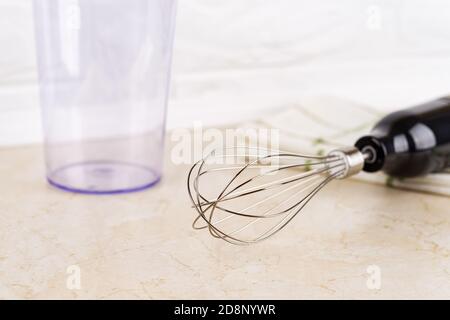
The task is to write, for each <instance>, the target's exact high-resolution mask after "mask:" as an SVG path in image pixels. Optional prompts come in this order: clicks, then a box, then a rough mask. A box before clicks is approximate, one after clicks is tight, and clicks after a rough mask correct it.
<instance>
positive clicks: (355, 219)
mask: <svg viewBox="0 0 450 320" xmlns="http://www.w3.org/2000/svg"><path fill="white" fill-rule="evenodd" d="M0 159H1V161H0V176H1V177H2V180H1V182H0V194H1V196H0V211H1V212H0V298H39V299H40V298H45V299H47V298H69V299H70V298H89V299H90V298H104V299H109V298H113V299H116V298H142V299H163V298H169V299H170V298H183V299H191V298H201V299H216V298H218V299H220V298H225V299H227V298H243V299H244V298H245V299H250V298H256V299H260V298H276V299H278V298H286V299H300V298H374V299H378V298H450V198H448V197H438V196H431V195H425V194H419V193H412V192H405V191H399V190H393V189H389V188H386V187H382V186H377V185H371V184H367V183H361V182H355V181H339V182H336V183H333V184H331V185H330V186H328V187H327V188H326V189H325V191H324V192H323V194H322V195H321V197H320V199H315V200H314V201H312V203H311V204H310V206H309V207H308V209H307V210H306V211H305V213H304V214H303V215H301V216H298V217H297V218H296V220H295V221H294V222H293V223H292V225H291V226H290V227H288V228H286V230H285V231H284V232H282V233H280V234H278V235H277V236H276V237H274V238H272V239H271V240H269V241H266V242H263V243H260V244H257V245H254V246H250V247H239V246H232V245H229V244H227V243H225V242H223V241H220V240H215V239H212V238H211V237H210V236H209V234H208V233H207V232H196V231H193V230H192V229H191V223H192V220H193V218H194V212H193V210H192V209H190V203H189V199H188V196H187V193H186V189H185V176H186V170H187V166H174V165H172V164H170V163H167V166H166V170H165V177H164V180H163V181H162V182H161V183H160V184H159V185H158V186H157V187H155V188H153V189H151V190H148V191H145V192H140V193H135V194H128V195H119V196H86V195H77V194H71V193H66V192H62V191H59V190H56V189H53V188H52V187H50V186H48V185H47V184H46V182H45V180H44V178H43V177H44V172H43V161H42V153H41V147H40V146H31V147H21V148H9V149H1V150H0ZM74 266H75V267H74ZM74 268H75V269H74ZM74 270H75V271H74ZM374 270H375V271H374ZM368 271H369V272H368ZM74 272H75V273H74ZM75 274H77V275H78V274H79V275H80V277H79V280H80V282H79V283H78V282H75V283H76V284H79V285H80V286H79V287H78V286H75V287H74V286H73V278H71V277H73V275H75ZM374 277H376V278H374ZM374 279H375V280H374ZM71 283H72V285H71ZM68 284H69V286H68ZM374 284H375V285H374Z"/></svg>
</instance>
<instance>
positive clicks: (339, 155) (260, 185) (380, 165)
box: [187, 96, 450, 244]
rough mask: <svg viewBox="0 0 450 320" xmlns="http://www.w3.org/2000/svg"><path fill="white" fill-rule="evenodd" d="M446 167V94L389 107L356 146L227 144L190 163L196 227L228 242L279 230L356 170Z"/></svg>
mask: <svg viewBox="0 0 450 320" xmlns="http://www.w3.org/2000/svg"><path fill="white" fill-rule="evenodd" d="M449 167H450V96H449V97H444V98H440V99H437V100H434V101H431V102H428V103H425V104H422V105H419V106H416V107H412V108H409V109H405V110H401V111H398V112H394V113H392V114H390V115H388V116H386V117H385V118H383V119H381V120H380V121H379V122H378V123H377V124H376V125H375V127H374V128H373V130H372V132H371V134H370V135H367V136H364V137H362V138H360V139H359V140H358V141H357V142H356V143H355V147H349V148H343V149H339V150H335V151H332V152H331V153H329V154H328V155H327V156H323V157H321V156H307V155H301V154H293V153H287V152H274V151H270V150H262V149H253V148H245V147H237V148H229V149H226V152H224V153H223V154H217V153H211V154H210V155H209V156H207V157H206V158H204V159H202V160H200V161H199V162H197V163H196V164H195V165H194V166H193V167H192V168H191V170H190V171H189V175H188V181H187V185H188V191H189V195H190V197H191V200H192V203H193V204H194V207H195V209H196V210H197V212H198V217H197V218H196V219H195V221H194V223H193V227H194V228H195V229H208V230H209V232H210V233H211V235H213V236H214V237H216V238H220V239H223V240H225V241H228V242H230V243H234V244H251V243H255V242H259V241H262V240H265V239H267V238H269V237H270V236H272V235H274V234H275V233H277V232H279V231H280V230H282V229H283V228H284V227H285V226H286V225H287V224H288V223H289V222H290V221H292V219H293V218H294V217H295V216H296V215H297V214H298V213H299V212H301V210H302V209H303V208H304V207H305V206H306V204H308V202H309V201H310V200H311V199H312V197H313V196H314V195H316V194H317V193H318V192H319V191H320V190H321V189H322V188H323V187H324V186H326V185H327V184H328V183H329V182H330V181H332V180H334V179H344V178H348V177H350V176H352V175H355V174H358V173H359V172H361V171H363V170H364V171H366V172H369V173H370V172H377V171H380V170H383V171H384V172H385V173H387V174H388V175H390V176H393V177H402V178H405V177H416V176H421V175H425V174H429V173H433V172H443V171H446V170H447V168H449Z"/></svg>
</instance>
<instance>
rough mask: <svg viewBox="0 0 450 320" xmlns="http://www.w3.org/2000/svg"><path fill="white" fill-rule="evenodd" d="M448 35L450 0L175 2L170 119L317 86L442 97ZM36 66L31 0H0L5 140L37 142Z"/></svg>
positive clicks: (375, 94) (234, 109) (359, 97)
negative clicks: (175, 23)
mask: <svg viewBox="0 0 450 320" xmlns="http://www.w3.org/2000/svg"><path fill="white" fill-rule="evenodd" d="M35 1H39V0H35ZM124 1H125V0H124ZM448 39H450V2H449V1H446V0H428V1H426V0H371V1H369V0H341V1H334V0H318V1H312V0H277V1H275V0H226V1H225V0H179V10H178V22H177V34H176V45H175V55H174V74H173V84H172V94H171V103H170V108H169V127H176V126H189V125H191V123H192V121H194V120H198V119H201V120H203V121H204V122H205V123H206V124H217V123H223V122H226V121H236V120H238V119H242V118H246V117H251V116H254V114H255V113H258V112H260V111H261V110H265V109H269V108H281V107H283V106H286V105H289V104H295V103H301V101H302V98H303V97H306V96H310V95H335V96H339V97H344V98H349V99H352V100H356V101H359V102H363V103H368V104H371V105H374V106H376V107H379V108H384V109H386V110H388V109H392V108H396V107H401V106H404V105H408V104H411V103H416V102H419V101H421V100H425V99H428V98H432V97H434V96H438V95H442V94H447V93H449V92H450V41H448ZM35 69H36V68H35V53H34V38H33V13H32V0H0V145H11V144H17V143H29V142H35V141H39V140H40V127H39V126H40V122H39V108H38V101H37V87H36V70H35Z"/></svg>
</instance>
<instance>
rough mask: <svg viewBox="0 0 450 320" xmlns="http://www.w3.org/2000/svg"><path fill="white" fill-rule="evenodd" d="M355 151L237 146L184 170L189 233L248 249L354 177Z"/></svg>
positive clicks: (357, 167) (358, 156) (359, 161)
mask: <svg viewBox="0 0 450 320" xmlns="http://www.w3.org/2000/svg"><path fill="white" fill-rule="evenodd" d="M363 164H364V156H363V154H362V153H361V152H359V151H358V150H357V149H356V148H348V149H342V150H336V151H333V152H331V153H330V154H329V155H328V156H325V157H319V156H307V155H300V154H292V153H280V152H272V151H269V150H264V149H252V148H245V147H237V148H231V149H227V150H226V152H225V153H224V154H214V153H212V154H210V155H209V156H207V157H206V158H204V159H203V160H201V161H199V162H197V163H196V164H195V165H194V166H193V167H192V168H191V170H190V172H189V177H188V190H189V194H190V196H191V199H192V202H193V203H194V205H195V208H196V209H197V211H198V213H199V216H198V217H197V218H196V219H195V221H194V224H193V227H194V228H195V229H208V230H209V232H210V233H211V235H213V236H214V237H216V238H221V239H223V240H225V241H228V242H230V243H234V244H251V243H255V242H259V241H262V240H265V239H267V238H268V237H270V236H272V235H274V234H275V233H277V232H279V231H280V230H281V229H283V228H284V227H285V226H286V225H287V224H288V223H289V222H290V221H291V220H292V219H293V218H294V217H295V216H296V215H297V214H298V213H299V212H300V211H301V210H302V209H303V208H304V206H305V205H306V204H307V203H308V202H309V201H310V200H311V199H312V197H313V196H314V195H315V194H316V193H317V192H319V191H320V189H322V188H323V187H324V186H325V185H326V184H327V183H329V182H330V181H332V180H333V179H343V178H346V177H349V176H351V175H353V174H356V173H358V172H360V171H361V170H362V168H363Z"/></svg>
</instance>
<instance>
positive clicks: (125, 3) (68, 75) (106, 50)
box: [34, 0, 176, 194]
mask: <svg viewBox="0 0 450 320" xmlns="http://www.w3.org/2000/svg"><path fill="white" fill-rule="evenodd" d="M34 11H35V26H36V44H37V55H38V70H39V83H40V98H41V99H40V100H41V110H42V118H43V128H44V138H45V155H46V167H47V178H48V181H49V182H50V184H52V185H54V186H56V187H59V188H61V189H64V190H67V191H74V192H81V193H92V194H103V193H122V192H130V191H138V190H142V189H145V188H149V187H151V186H153V185H154V184H155V183H157V182H158V181H159V180H160V178H161V172H162V165H163V163H162V162H163V161H162V160H163V147H164V130H165V116H166V106H167V98H168V91H169V81H170V66H171V56H172V47H173V34H174V25H175V12H176V0H35V1H34Z"/></svg>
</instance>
